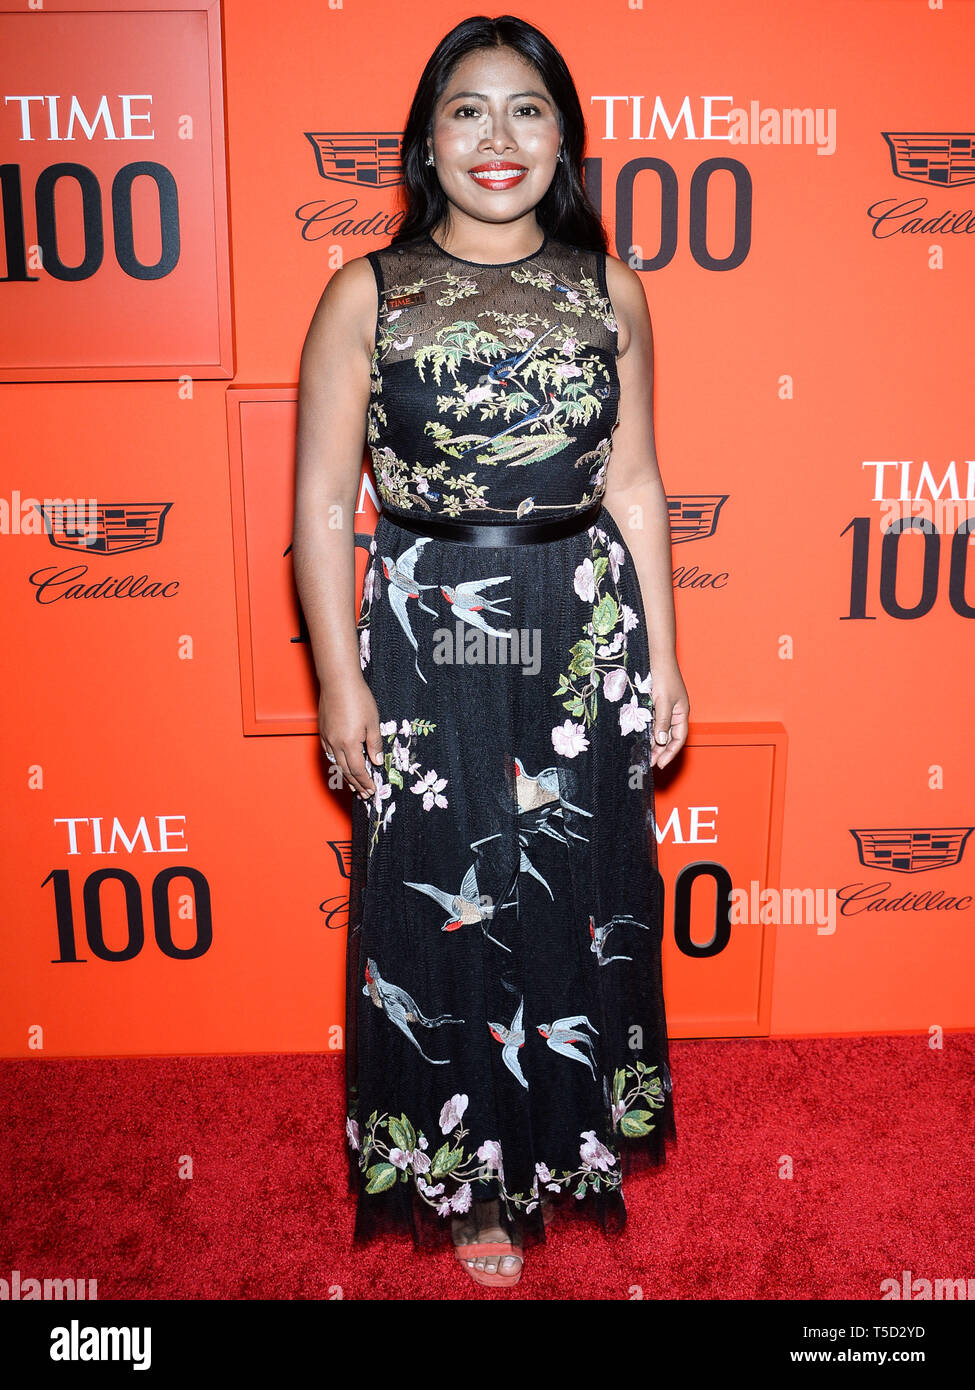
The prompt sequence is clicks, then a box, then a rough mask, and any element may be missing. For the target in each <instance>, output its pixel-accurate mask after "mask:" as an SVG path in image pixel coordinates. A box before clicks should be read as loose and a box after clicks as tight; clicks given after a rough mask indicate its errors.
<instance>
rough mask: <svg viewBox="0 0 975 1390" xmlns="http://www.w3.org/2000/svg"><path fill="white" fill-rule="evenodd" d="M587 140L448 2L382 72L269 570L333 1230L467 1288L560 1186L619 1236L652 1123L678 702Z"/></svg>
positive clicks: (661, 1089)
mask: <svg viewBox="0 0 975 1390" xmlns="http://www.w3.org/2000/svg"><path fill="white" fill-rule="evenodd" d="M584 138H585V124H584V120H583V115H582V110H581V107H580V104H579V99H578V96H577V93H576V90H575V87H574V85H573V82H572V79H571V77H570V75H569V73H568V70H567V69H566V66H565V63H564V61H563V60H562V58H561V57H560V56H559V54H558V52H557V51H556V50H555V49H554V48H553V46H552V45H551V43H550V42H549V41H548V40H547V39H546V38H545V37H544V35H542V34H541V33H540V32H539V31H538V30H537V29H535V28H533V27H532V26H531V25H529V24H526V23H525V22H523V21H522V20H519V19H516V18H513V17H511V16H504V17H502V18H499V19H495V20H490V19H486V18H472V19H468V20H466V21H464V22H463V23H461V24H459V25H458V26H457V27H456V28H455V29H453V30H452V31H451V32H450V33H449V34H447V35H446V37H445V38H444V39H443V40H442V41H441V43H440V44H439V45H438V46H437V48H436V50H435V52H434V53H433V55H432V56H431V58H430V60H429V62H428V63H427V66H426V68H425V70H424V72H423V75H422V77H421V79H420V83H419V86H418V88H417V92H416V95H415V97H414V100H413V104H412V108H411V111H410V115H409V120H408V122H407V127H406V131H405V134H404V141H403V169H404V181H405V185H406V195H407V212H406V215H405V218H404V220H403V223H402V225H401V227H400V230H399V232H398V234H397V236H396V237H395V238H394V240H393V242H392V244H391V245H390V246H388V247H386V248H384V249H382V250H380V251H373V252H370V253H369V254H368V255H367V256H366V257H363V258H361V259H358V260H353V261H351V262H350V263H349V264H348V265H347V266H345V267H344V268H343V269H341V270H339V271H338V272H337V273H336V274H335V275H333V277H332V279H331V281H330V282H329V285H328V287H327V289H326V290H325V293H324V294H323V295H322V299H321V302H320V304H319V306H318V308H317V310H316V312H315V316H314V318H313V321H312V324H311V327H310V329H309V333H308V337H307V340H306V342H305V345H304V349H303V352H302V362H301V378H300V397H299V430H298V478H297V495H296V504H297V506H296V510H297V515H296V526H295V538H294V559H295V572H296V579H297V583H298V587H299V593H300V596H301V601H302V605H303V608H304V613H305V617H306V619H307V623H308V629H309V632H310V634H311V640H312V647H313V651H314V657H315V665H316V670H317V673H318V677H319V680H320V682H321V703H320V711H319V715H320V717H319V725H320V733H321V739H322V743H323V746H324V749H325V752H326V754H327V756H328V757H329V758H330V760H331V761H333V762H334V763H335V765H336V766H337V768H339V769H340V770H341V774H342V776H343V778H345V779H346V780H347V782H348V784H349V785H350V786H351V787H352V788H353V789H354V791H355V792H356V793H357V799H356V800H355V801H354V802H353V807H352V842H353V853H352V870H351V885H350V900H349V945H348V964H347V975H348V1011H347V1036H346V1047H347V1092H348V1116H347V1134H348V1156H349V1179H350V1190H351V1191H354V1192H355V1193H356V1195H357V1214H356V1226H355V1236H354V1239H355V1240H356V1241H364V1240H366V1239H368V1238H369V1237H371V1236H373V1235H375V1234H380V1233H383V1232H391V1231H395V1230H410V1231H411V1232H412V1235H413V1239H414V1242H415V1244H416V1245H417V1246H418V1247H419V1246H424V1245H426V1244H428V1243H430V1242H433V1241H439V1240H452V1242H453V1245H454V1252H455V1254H456V1256H457V1259H458V1260H459V1262H460V1264H461V1267H462V1268H464V1269H465V1270H466V1271H467V1273H468V1274H470V1276H471V1277H472V1278H473V1279H474V1280H475V1281H477V1282H478V1283H486V1284H493V1285H496V1286H505V1285H511V1284H513V1283H515V1282H517V1280H518V1278H519V1277H520V1274H521V1270H522V1264H523V1260H524V1253H525V1247H526V1246H528V1245H531V1244H533V1243H535V1242H537V1241H542V1240H544V1239H545V1238H546V1226H547V1225H548V1224H549V1221H550V1220H551V1219H552V1218H553V1217H557V1216H558V1214H559V1213H562V1214H563V1219H565V1218H571V1219H575V1220H580V1219H581V1220H589V1221H593V1220H595V1221H597V1222H598V1223H599V1224H600V1225H601V1227H602V1228H603V1229H604V1230H607V1231H613V1230H618V1229H620V1227H621V1226H622V1224H623V1222H624V1220H625V1206H624V1201H623V1192H622V1179H623V1175H624V1173H630V1172H633V1171H635V1169H636V1168H638V1167H640V1166H645V1165H651V1164H656V1163H660V1162H662V1161H663V1159H664V1150H665V1141H666V1140H667V1139H668V1138H670V1139H674V1138H675V1137H676V1134H675V1127H674V1120H673V1104H672V1092H671V1080H670V1072H669V1067H668V1052H667V1035H666V1023H665V1016H664V1004H663V994H662V985H661V974H660V946H661V935H662V920H661V918H662V913H661V907H662V900H661V891H660V884H659V875H658V872H657V862H656V837H655V821H654V815H653V768H654V767H655V766H656V767H663V766H664V765H665V764H667V763H668V762H670V761H671V760H672V759H673V758H674V756H675V755H676V754H677V752H678V751H679V750H680V748H681V747H682V746H683V744H684V741H685V739H686V736H687V721H688V712H689V711H688V700H687V692H686V690H685V688H684V683H683V680H682V679H681V675H680V671H679V668H678V664H677V659H676V655H675V622H674V606H673V592H672V586H671V561H670V535H669V525H668V513H667V505H666V498H665V494H664V491H663V486H662V483H661V480H660V475H659V471H658V467H657V460H656V454H655V448H654V438H653V419H652V380H653V377H652V373H653V362H652V336H651V327H650V320H649V315H648V312H647V306H646V300H645V297H644V293H643V288H642V285H641V282H640V280H639V278H638V276H637V275H636V274H635V273H634V272H633V271H631V270H630V269H628V268H627V267H626V266H624V265H622V264H621V263H620V262H619V261H617V260H615V259H613V258H612V257H609V256H607V254H606V235H605V232H604V230H603V228H602V225H601V223H600V220H599V217H598V215H597V214H596V212H595V210H594V209H593V207H592V205H591V204H590V203H589V202H588V200H587V199H586V196H585V193H584V191H583V188H582V181H581V169H582V156H583V146H584ZM611 434H612V439H611V438H610V435H611ZM367 441H368V444H369V447H370V450H371V453H372V459H373V463H374V467H375V473H376V479H377V486H378V489H379V494H380V497H381V499H382V503H383V511H382V514H381V515H380V517H379V520H378V522H377V525H376V530H375V536H374V538H373V541H372V545H371V549H370V558H369V564H368V567H367V572H366V575H365V581H364V587H363V593H362V600H361V604H360V606H359V609H358V613H359V621H358V628H356V627H355V626H354V625H353V623H352V621H351V618H352V615H353V613H354V612H355V594H354V566H353V545H354V508H355V504H356V494H357V488H358V482H359V475H360V467H361V456H362V449H363V445H364V443H365V442H367ZM624 527H625V528H626V534H627V538H628V539H627V540H624V536H623V528H624ZM638 571H639V574H638Z"/></svg>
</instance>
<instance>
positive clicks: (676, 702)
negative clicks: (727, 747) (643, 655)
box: [650, 661, 691, 767]
mask: <svg viewBox="0 0 975 1390" xmlns="http://www.w3.org/2000/svg"><path fill="white" fill-rule="evenodd" d="M651 675H652V678H653V685H652V688H651V693H652V695H653V708H654V719H653V735H652V737H653V752H652V754H651V755H650V764H651V766H652V767H666V766H667V764H668V763H669V762H670V761H671V760H672V759H673V758H676V757H677V754H678V753H679V752H680V750H681V749H682V748H683V746H684V744H685V742H686V741H687V729H688V720H689V718H690V712H691V707H690V702H689V700H688V698H687V689H686V687H685V685H684V681H683V678H682V677H681V673H680V668H679V667H678V665H677V662H676V661H667V662H663V663H658V664H657V665H654V664H653V663H652V662H651ZM661 735H662V736H663V737H661Z"/></svg>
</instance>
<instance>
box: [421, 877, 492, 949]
mask: <svg viewBox="0 0 975 1390" xmlns="http://www.w3.org/2000/svg"><path fill="white" fill-rule="evenodd" d="M403 882H404V885H405V886H406V887H407V888H415V889H416V890H417V892H419V893H425V894H426V895H427V897H428V898H433V900H434V902H437V903H439V904H440V906H441V907H442V908H443V909H444V911H445V912H447V913H449V914H450V915H449V916H448V917H447V920H446V921H445V922H444V924H443V926H442V927H441V929H440V930H441V931H458V930H459V929H460V928H461V927H466V926H473V925H475V924H476V925H477V926H479V927H480V928H481V931H482V932H483V933H484V935H485V936H486V937H487V939H488V941H493V942H494V944H495V946H500V947H501V949H502V950H503V951H510V950H511V947H510V946H506V945H505V944H504V942H503V941H499V940H498V939H497V937H496V936H492V935H491V933H490V932H489V931H488V927H487V924H488V921H489V920H490V919H491V918H492V917H493V916H494V912H495V909H494V906H493V904H491V903H482V902H481V900H480V896H479V894H478V891H477V865H476V864H472V865H471V867H470V868H469V869H468V870H467V873H466V874H465V875H464V881H463V883H462V884H461V885H460V892H459V893H445V892H444V890H443V889H442V888H437V887H436V886H435V885H434V884H432V883H408V882H407V881H406V879H404V880H403Z"/></svg>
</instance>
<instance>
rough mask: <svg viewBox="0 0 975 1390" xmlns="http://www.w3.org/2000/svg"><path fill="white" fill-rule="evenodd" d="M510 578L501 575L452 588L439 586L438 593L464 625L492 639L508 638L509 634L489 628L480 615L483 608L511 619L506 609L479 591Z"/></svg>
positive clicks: (466, 582) (508, 575)
mask: <svg viewBox="0 0 975 1390" xmlns="http://www.w3.org/2000/svg"><path fill="white" fill-rule="evenodd" d="M510 578H511V575H510V574H502V575H500V576H499V577H498V578H495V579H466V580H464V582H463V583H462V584H456V585H454V586H453V587H451V585H449V584H441V586H440V592H441V593H442V594H443V596H444V598H445V599H446V600H447V602H448V603H449V604H450V606H451V608H452V609H453V610H454V612H455V613H456V615H457V617H458V618H461V619H462V620H463V621H464V622H465V623H470V625H471V627H479V628H480V629H481V631H482V632H489V633H491V635H492V636H494V637H509V636H510V633H507V632H505V631H504V630H503V629H501V628H496V627H489V626H488V624H487V623H486V622H485V621H484V619H483V618H482V617H481V616H480V614H481V609H482V608H485V609H487V611H488V612H489V613H501V614H503V616H504V617H506V618H510V617H511V614H510V613H509V612H508V610H507V609H506V608H502V607H501V606H500V605H499V604H498V603H495V602H494V601H493V600H491V599H489V598H486V597H485V596H484V595H483V594H482V593H481V590H482V589H483V588H486V586H487V585H489V584H506V583H507V582H508V580H509V579H510Z"/></svg>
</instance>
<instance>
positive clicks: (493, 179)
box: [467, 164, 528, 191]
mask: <svg viewBox="0 0 975 1390" xmlns="http://www.w3.org/2000/svg"><path fill="white" fill-rule="evenodd" d="M467 172H468V175H469V176H470V177H471V178H472V179H473V180H474V182H475V183H476V184H478V185H479V186H480V187H481V188H490V189H493V190H495V191H498V190H500V191H503V190H504V189H506V188H514V187H515V185H516V184H518V183H520V182H521V180H522V179H523V178H524V177H525V175H526V174H527V173H528V170H527V169H526V168H525V166H524V165H523V164H479V165H478V166H477V167H476V168H474V169H468V171H467Z"/></svg>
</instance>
